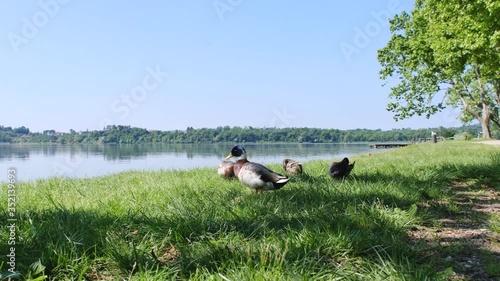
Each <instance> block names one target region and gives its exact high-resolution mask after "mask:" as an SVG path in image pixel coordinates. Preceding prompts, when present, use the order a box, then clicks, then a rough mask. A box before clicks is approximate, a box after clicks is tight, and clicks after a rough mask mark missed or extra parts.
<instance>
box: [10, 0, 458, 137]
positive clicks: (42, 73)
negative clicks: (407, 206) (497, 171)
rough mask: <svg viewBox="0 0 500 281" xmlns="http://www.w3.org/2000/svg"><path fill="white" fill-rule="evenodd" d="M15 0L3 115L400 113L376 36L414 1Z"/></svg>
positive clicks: (83, 126)
mask: <svg viewBox="0 0 500 281" xmlns="http://www.w3.org/2000/svg"><path fill="white" fill-rule="evenodd" d="M125 3H126V2H123V1H105V2H104V1H77V0H64V1H63V0H40V1H2V2H1V3H0V36H1V39H0V76H1V77H2V79H1V80H0V81H1V83H0V93H1V97H2V109H1V111H0V125H4V126H12V127H19V126H27V127H28V128H30V129H31V130H32V131H42V130H45V129H54V130H56V131H62V132H67V131H69V129H74V130H76V131H81V130H87V129H88V130H96V129H102V127H103V126H104V125H106V124H117V125H118V124H121V125H131V126H134V127H142V128H147V129H157V130H172V129H185V128H186V127H188V126H192V127H194V128H202V127H208V128H215V127H217V126H225V125H229V126H253V127H273V126H275V127H318V128H337V129H356V128H368V129H383V130H387V129H392V128H408V127H411V128H428V127H434V126H445V127H453V126H459V125H460V122H458V121H457V120H456V119H455V116H456V112H454V111H453V110H447V111H445V112H444V113H442V114H439V115H436V116H434V117H432V118H431V119H430V120H427V119H425V118H412V119H410V120H404V121H400V122H395V121H394V120H393V119H392V113H390V112H387V111H386V110H385V108H386V105H387V103H388V102H389V99H388V97H387V96H388V93H389V88H388V87H382V83H383V81H381V80H380V79H379V75H378V72H379V70H380V65H379V63H378V61H377V50H378V49H380V48H382V47H383V46H385V44H386V43H387V41H388V39H389V36H390V34H389V31H388V30H389V27H388V23H387V22H386V21H387V16H388V15H391V16H392V15H393V14H394V12H400V11H402V10H408V11H409V10H411V9H412V7H413V1H407V0H399V1H397V0H391V1H365V2H363V4H360V3H359V2H354V1H326V0H324V1H314V2H307V1H295V2H292V1H284V0H276V1H264V0H254V1H249V0H204V1H146V2H140V1H129V2H127V3H126V4H125Z"/></svg>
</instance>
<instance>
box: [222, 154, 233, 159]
mask: <svg viewBox="0 0 500 281" xmlns="http://www.w3.org/2000/svg"><path fill="white" fill-rule="evenodd" d="M231 157H233V154H232V153H229V155H228V156H226V158H224V160H227V159H229V158H231Z"/></svg>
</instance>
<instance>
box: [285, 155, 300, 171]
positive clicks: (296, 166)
mask: <svg viewBox="0 0 500 281" xmlns="http://www.w3.org/2000/svg"><path fill="white" fill-rule="evenodd" d="M283 170H285V172H286V173H287V174H289V175H299V174H302V163H300V162H297V161H295V160H292V159H289V158H286V159H284V160H283Z"/></svg>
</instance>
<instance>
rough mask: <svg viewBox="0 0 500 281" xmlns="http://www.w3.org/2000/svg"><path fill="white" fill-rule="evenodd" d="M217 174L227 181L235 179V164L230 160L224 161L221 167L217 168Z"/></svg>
mask: <svg viewBox="0 0 500 281" xmlns="http://www.w3.org/2000/svg"><path fill="white" fill-rule="evenodd" d="M217 174H219V176H221V177H223V178H226V179H231V178H233V177H234V162H232V161H228V160H223V161H222V162H220V164H219V167H218V168H217Z"/></svg>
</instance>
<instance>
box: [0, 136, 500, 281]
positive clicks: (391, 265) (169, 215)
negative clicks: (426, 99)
mask: <svg viewBox="0 0 500 281" xmlns="http://www.w3.org/2000/svg"><path fill="white" fill-rule="evenodd" d="M249 157H250V160H251V151H249ZM336 160H338V159H336ZM351 160H356V167H355V169H354V171H353V173H352V175H351V176H350V177H349V178H348V179H346V180H343V181H332V180H331V179H330V178H329V177H328V176H327V168H328V166H329V164H330V161H311V162H306V163H305V164H304V168H305V171H306V174H305V175H302V176H300V177H294V178H292V179H291V180H290V183H288V184H287V185H286V186H285V187H284V188H283V189H281V190H279V191H276V192H265V193H263V194H259V195H256V194H254V193H252V192H250V191H249V190H248V189H247V188H246V187H244V186H242V185H241V184H240V183H239V182H238V181H237V180H232V181H227V180H223V179H221V178H219V177H218V176H217V173H216V171H215V168H214V169H196V170H190V171H157V172H142V171H141V172H139V171H138V172H126V173H120V174H117V175H113V176H106V177H99V178H91V179H63V178H53V179H48V180H40V181H36V182H31V183H18V184H17V185H16V191H17V202H16V215H17V217H18V220H17V222H16V223H17V229H16V239H17V241H16V242H17V243H16V245H15V253H16V270H18V271H19V272H20V273H21V274H22V275H23V277H24V278H37V277H38V278H40V279H39V280H42V279H43V278H44V276H48V277H47V278H50V279H53V280H67V279H75V280H78V279H80V280H120V279H131V280H178V279H191V280H431V279H437V280H448V279H451V278H455V277H456V276H461V275H460V274H463V276H467V272H468V269H467V268H466V267H465V266H463V265H462V264H461V263H460V261H459V260H458V259H457V257H458V256H459V255H461V254H462V253H461V252H460V247H459V246H460V245H454V244H452V245H451V246H452V247H451V248H450V247H447V246H441V247H440V246H434V245H430V244H429V243H428V241H427V240H426V239H427V238H425V237H417V236H415V235H412V232H414V231H419V230H422V229H423V228H426V227H427V228H432V227H434V228H438V227H440V226H441V222H442V219H443V218H446V217H449V216H454V215H455V216H457V215H460V214H461V212H463V211H464V210H463V209H462V205H461V201H459V200H457V195H456V193H455V190H454V189H453V187H455V186H457V185H459V184H460V185H461V186H464V187H465V188H467V189H470V190H472V191H475V192H477V194H481V192H483V191H484V190H486V189H489V190H491V189H493V190H496V191H500V172H499V171H500V148H498V147H492V146H487V145H482V144H474V143H469V142H458V141H457V142H442V143H438V144H431V143H426V144H419V145H412V146H408V147H404V148H401V149H396V150H391V151H388V152H383V153H374V154H372V155H359V156H356V157H352V159H351ZM269 167H271V168H272V169H274V170H276V171H281V167H280V166H279V165H277V164H276V165H269ZM20 172H22V171H20ZM6 197H7V185H5V184H4V185H2V192H1V194H0V202H3V203H2V205H1V207H0V210H1V213H0V220H1V221H2V222H7V219H8V213H7V211H6V207H7V204H6V202H7V198H6ZM497 199H498V198H497ZM467 214H469V213H467ZM470 214H471V216H470V217H469V215H467V219H471V220H475V221H477V222H478V223H481V227H483V226H482V225H484V227H486V228H487V232H488V233H490V234H491V235H499V234H500V233H499V231H500V226H499V221H500V219H499V217H498V214H497V215H487V214H482V213H477V214H476V213H474V212H473V213H470ZM1 234H2V236H1V237H2V243H1V245H0V253H1V255H2V258H3V264H2V268H1V271H2V273H3V274H4V276H5V274H6V273H7V270H8V268H9V265H8V264H7V263H6V262H7V260H6V259H5V254H7V253H9V251H10V247H11V246H9V245H7V243H6V241H7V240H8V236H9V232H8V230H3V231H2V233H1ZM496 237H498V236H496ZM480 259H481V266H483V267H484V271H485V276H488V277H492V278H494V277H495V276H496V277H498V278H500V273H499V272H497V271H495V266H494V265H495V264H497V263H498V262H499V260H498V255H496V253H495V252H494V251H488V250H484V251H483V252H482V254H481V256H480ZM488 266H489V267H488ZM488 268H490V269H489V270H488ZM496 274H498V275H496Z"/></svg>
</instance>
